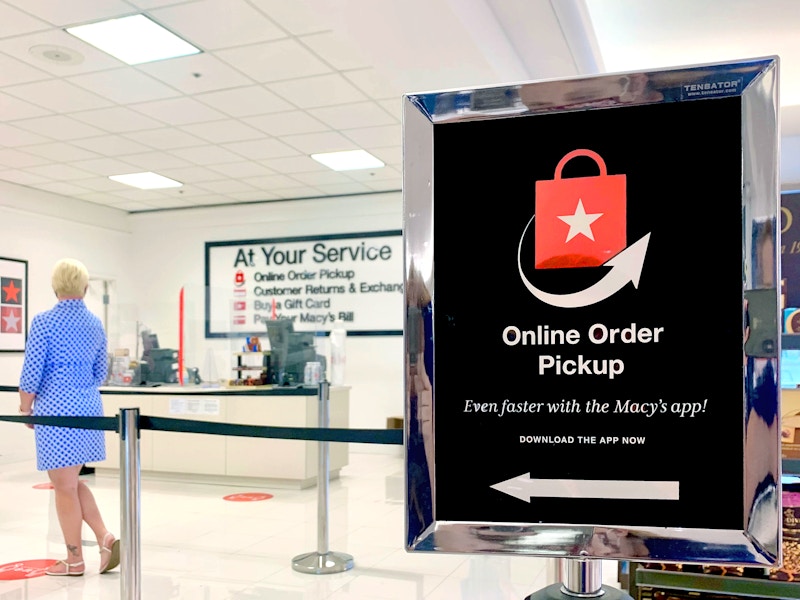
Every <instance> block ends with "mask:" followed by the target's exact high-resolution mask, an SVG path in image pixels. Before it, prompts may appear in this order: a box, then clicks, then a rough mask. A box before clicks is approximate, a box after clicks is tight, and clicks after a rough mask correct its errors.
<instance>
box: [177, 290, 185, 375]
mask: <svg viewBox="0 0 800 600" xmlns="http://www.w3.org/2000/svg"><path fill="white" fill-rule="evenodd" d="M183 316H184V311H183V288H181V294H180V298H179V300H178V381H179V382H180V384H181V385H183Z"/></svg>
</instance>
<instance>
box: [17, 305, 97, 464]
mask: <svg viewBox="0 0 800 600" xmlns="http://www.w3.org/2000/svg"><path fill="white" fill-rule="evenodd" d="M106 348H107V343H106V335H105V331H104V330H103V325H102V323H101V322H100V319H98V318H97V316H95V315H94V314H92V313H91V312H90V311H89V309H88V308H86V305H85V304H84V302H83V300H77V299H75V300H60V301H59V302H58V304H56V305H55V306H54V307H53V308H52V309H50V310H48V311H44V312H42V313H39V314H37V315H36V316H35V317H34V318H33V320H32V321H31V327H30V333H29V335H28V341H27V343H26V345H25V360H24V362H23V365H22V375H21V376H20V383H19V387H20V389H21V390H23V391H25V392H28V393H31V394H35V395H36V397H35V399H34V402H33V414H34V415H36V416H43V415H48V416H73V417H74V416H86V417H100V416H103V405H102V401H101V399H100V391H99V389H98V387H99V386H100V385H101V384H102V383H103V382H104V381H105V380H106V376H107V369H108V355H107V354H106ZM34 431H35V436H36V468H37V469H39V470H40V471H47V470H50V469H58V468H60V467H68V466H70V465H82V464H84V463H87V462H96V461H101V460H104V459H105V457H106V445H105V434H104V432H103V431H102V430H99V429H95V430H92V429H73V428H70V427H52V426H45V425H36V426H34Z"/></svg>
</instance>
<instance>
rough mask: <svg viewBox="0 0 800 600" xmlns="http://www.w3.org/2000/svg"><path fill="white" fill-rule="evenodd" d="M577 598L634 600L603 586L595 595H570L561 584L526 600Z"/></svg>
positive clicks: (621, 592)
mask: <svg viewBox="0 0 800 600" xmlns="http://www.w3.org/2000/svg"><path fill="white" fill-rule="evenodd" d="M576 598H600V599H602V600H633V597H632V596H629V595H628V594H626V593H625V592H623V591H622V590H618V589H617V588H613V587H609V586H606V585H604V586H602V587H601V588H600V590H598V591H597V592H596V593H595V594H592V595H586V594H570V593H568V592H567V590H566V588H564V586H563V585H562V584H560V583H554V584H553V585H548V586H547V587H546V588H544V589H541V590H539V591H538V592H534V593H532V594H531V595H530V596H527V597H526V598H525V600H575V599H576Z"/></svg>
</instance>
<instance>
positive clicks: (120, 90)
mask: <svg viewBox="0 0 800 600" xmlns="http://www.w3.org/2000/svg"><path fill="white" fill-rule="evenodd" d="M69 81H70V82H71V83H74V84H75V85H79V86H81V87H82V88H83V89H85V90H88V91H90V92H93V93H95V94H97V95H99V96H102V97H104V98H108V99H109V100H113V101H114V102H117V103H119V104H126V103H131V102H147V101H150V100H161V99H163V98H173V97H175V96H178V95H179V94H180V93H179V92H178V91H177V90H176V89H174V88H172V87H170V86H168V85H164V84H163V83H161V82H160V81H157V80H156V79H154V78H152V77H150V76H148V75H145V74H144V73H142V72H140V71H138V70H137V69H134V68H133V67H124V68H122V69H113V70H111V71H100V72H97V73H85V74H83V75H75V76H74V77H70V78H69Z"/></svg>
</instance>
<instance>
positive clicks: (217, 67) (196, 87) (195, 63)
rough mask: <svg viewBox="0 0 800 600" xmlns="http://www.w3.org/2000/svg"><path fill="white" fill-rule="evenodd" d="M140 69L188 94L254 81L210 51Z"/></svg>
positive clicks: (148, 64)
mask: <svg viewBox="0 0 800 600" xmlns="http://www.w3.org/2000/svg"><path fill="white" fill-rule="evenodd" d="M138 68H139V70H140V71H144V72H145V73H148V74H149V75H151V76H153V77H155V78H156V79H159V80H160V81H163V82H164V83H167V84H169V85H170V86H172V87H173V88H174V89H177V90H180V91H181V92H183V93H185V94H199V93H202V92H210V91H213V90H221V89H226V88H235V87H240V86H244V85H250V84H252V83H253V81H252V80H251V79H250V78H249V77H246V76H245V75H242V73H241V72H240V71H237V70H236V69H234V68H233V67H231V66H230V65H228V64H227V63H224V62H222V61H221V60H219V59H218V58H215V57H213V56H211V55H210V54H192V55H191V56H183V57H180V58H173V59H171V60H159V61H155V62H152V63H147V64H144V65H139V67H138Z"/></svg>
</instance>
